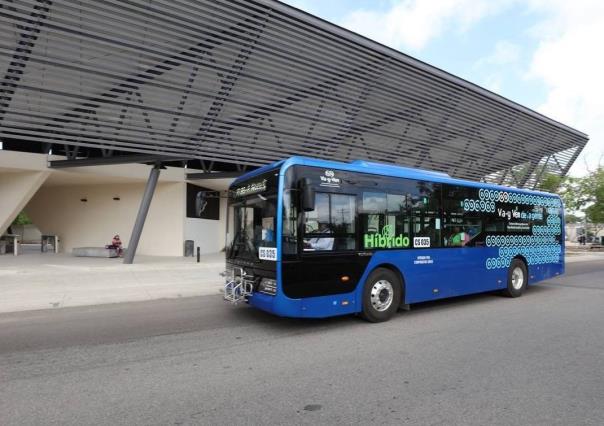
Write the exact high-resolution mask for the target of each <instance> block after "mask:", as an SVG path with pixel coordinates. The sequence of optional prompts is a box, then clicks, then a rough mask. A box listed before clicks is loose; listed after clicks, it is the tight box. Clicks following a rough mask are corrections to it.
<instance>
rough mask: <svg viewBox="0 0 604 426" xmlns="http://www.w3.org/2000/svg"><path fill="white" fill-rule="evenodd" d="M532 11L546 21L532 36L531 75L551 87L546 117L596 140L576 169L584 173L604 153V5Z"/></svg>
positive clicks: (543, 5) (594, 2)
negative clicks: (535, 40) (603, 47)
mask: <svg viewBox="0 0 604 426" xmlns="http://www.w3.org/2000/svg"><path fill="white" fill-rule="evenodd" d="M531 7H532V8H534V9H535V10H537V11H542V12H543V13H544V15H545V18H544V19H543V20H542V21H541V22H540V23H539V24H538V25H536V26H535V27H534V28H533V29H532V30H531V34H532V35H533V36H534V37H538V38H539V40H540V41H539V43H538V47H537V49H536V51H535V52H534V55H533V57H532V60H531V63H530V71H529V74H528V75H529V76H530V77H532V78H539V79H541V80H543V81H544V83H545V84H546V85H547V87H548V95H547V98H546V100H545V102H544V103H543V104H542V105H540V106H539V107H538V110H539V111H540V112H542V113H543V114H545V115H547V116H549V117H552V118H554V119H556V120H559V121H561V122H562V123H566V124H570V125H571V126H573V127H575V128H577V129H578V130H581V131H583V132H586V133H587V134H588V135H589V136H590V139H591V141H590V142H589V144H588V145H587V147H586V149H585V151H584V153H583V154H582V156H581V157H580V158H579V160H578V161H577V162H576V163H575V165H574V166H573V168H572V173H573V174H584V173H585V172H586V170H585V164H586V163H587V165H588V167H590V168H592V169H593V168H595V167H596V166H597V163H598V161H599V159H600V157H601V155H602V153H604V84H603V80H604V55H602V53H601V46H600V45H599V44H600V43H601V42H602V41H604V2H602V1H601V0H578V1H574V2H568V1H566V0H555V1H552V0H548V1H542V0H535V1H533V2H532V3H531Z"/></svg>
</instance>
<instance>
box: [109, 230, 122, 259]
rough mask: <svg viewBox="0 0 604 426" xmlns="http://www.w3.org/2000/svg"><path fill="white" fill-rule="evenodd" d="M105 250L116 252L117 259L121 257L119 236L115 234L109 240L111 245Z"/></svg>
mask: <svg viewBox="0 0 604 426" xmlns="http://www.w3.org/2000/svg"><path fill="white" fill-rule="evenodd" d="M107 248H112V249H115V250H116V251H117V255H118V256H119V257H122V254H123V253H124V249H123V248H122V240H120V236H119V235H118V234H115V236H114V237H113V239H112V240H111V244H110V245H108V246H107Z"/></svg>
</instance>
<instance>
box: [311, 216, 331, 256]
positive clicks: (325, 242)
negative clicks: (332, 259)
mask: <svg viewBox="0 0 604 426" xmlns="http://www.w3.org/2000/svg"><path fill="white" fill-rule="evenodd" d="M317 233H318V234H331V233H332V232H331V229H329V224H327V223H319V230H318V231H317ZM333 242H334V238H333V237H315V238H307V239H305V240H304V250H307V251H310V250H333Z"/></svg>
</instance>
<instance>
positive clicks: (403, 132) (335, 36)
mask: <svg viewBox="0 0 604 426" xmlns="http://www.w3.org/2000/svg"><path fill="white" fill-rule="evenodd" d="M0 21H1V25H0V84H1V86H0V140H1V142H2V147H3V151H0V160H1V159H2V158H5V159H6V158H8V157H7V155H9V154H8V153H9V152H10V153H11V154H10V155H15V154H14V153H23V155H25V154H28V155H33V156H40V155H41V156H49V157H48V159H49V160H51V161H50V163H48V170H46V172H47V173H49V174H50V175H51V178H50V179H51V181H52V179H54V180H55V182H58V183H56V184H55V185H51V186H53V187H58V186H61V184H65V183H66V182H72V183H73V182H77V181H78V178H77V176H80V177H81V175H83V174H86V173H88V174H91V173H92V171H93V170H97V171H98V170H101V169H102V168H103V167H105V169H103V170H109V169H107V167H113V168H112V169H110V170H114V171H115V170H120V167H122V166H123V165H124V164H134V165H133V166H128V167H129V170H130V171H132V170H138V168H139V167H145V166H144V164H149V163H160V162H161V163H162V164H163V165H167V166H171V167H174V168H181V169H183V168H185V167H186V170H188V171H189V172H190V171H191V170H192V169H194V170H197V173H188V174H187V173H186V171H185V172H184V174H183V176H184V177H183V182H184V181H185V180H187V179H188V180H189V181H192V180H193V179H199V178H200V177H205V176H204V175H206V176H209V175H212V176H211V177H213V178H218V177H224V178H229V177H232V176H233V175H236V174H237V173H240V172H241V171H244V170H249V169H250V168H252V167H257V166H260V165H263V164H266V163H268V162H272V161H274V160H277V159H281V158H284V157H288V156H291V155H305V156H310V157H319V158H329V159H335V160H341V161H352V160H355V159H367V160H372V161H378V162H385V163H393V164H400V165H404V166H410V167H417V168H423V169H430V170H438V171H442V172H446V173H448V174H450V175H451V176H455V177H460V178H466V179H472V180H486V181H491V182H496V183H501V184H507V185H513V186H518V187H526V188H535V187H537V186H538V184H539V182H540V180H541V179H543V177H544V176H547V175H548V174H557V175H565V174H566V173H567V172H568V170H569V168H570V166H571V165H572V164H573V162H574V161H575V159H576V158H577V156H578V155H579V153H580V152H581V150H582V148H583V147H584V145H585V144H586V143H587V136H586V135H585V134H583V133H581V132H580V131H577V130H575V129H572V128H570V127H568V126H566V125H564V124H562V123H559V122H556V121H554V120H552V119H550V118H548V117H545V116H543V115H541V114H539V113H537V112H535V111H533V110H530V109H528V108H526V107H523V106H521V105H519V104H517V103H514V102H512V101H510V100H508V99H505V98H503V97H501V96H499V95H497V94H495V93H493V92H490V91H488V90H486V89H483V88H481V87H479V86H477V85H474V84H472V83H470V82H468V81H465V80H463V79H461V78H458V77H455V76H453V75H451V74H449V73H447V72H445V71H443V70H440V69H437V68H435V67H432V66H430V65H428V64H426V63H423V62H421V61H418V60H416V59H414V58H412V57H410V56H407V55H405V54H403V53H401V52H398V51H395V50H392V49H390V48H387V47H385V46H383V45H380V44H378V43H376V42H373V41H371V40H369V39H367V38H364V37H362V36H360V35H357V34H355V33H352V32H349V31H347V30H344V29H342V28H340V27H338V26H336V25H333V24H331V23H329V22H326V21H324V20H321V19H319V18H317V17H315V16H312V15H309V14H307V13H304V12H301V11H300V10H297V9H295V8H292V7H290V6H287V5H285V4H283V3H280V2H278V1H274V0H201V1H200V0H195V1H193V0H120V1H118V0H94V1H93V0H87V1H75V0H60V1H59V0H1V1H0ZM10 158H11V159H12V158H13V157H10ZM28 158H30V157H28ZM31 158H33V157H31ZM35 158H38V157H35ZM11 161H12V160H11ZM36 161H38V160H36ZM5 162H6V161H5ZM118 166H119V167H118ZM3 167H4V169H5V170H6V169H8V167H6V164H4V165H2V163H0V171H1V170H3ZM44 167H46V166H44ZM72 167H78V168H79V169H77V171H74V170H70V171H69V172H70V173H71V175H70V176H71V180H70V179H67V178H66V177H65V176H64V173H67V172H66V171H65V169H67V168H72ZM95 167H96V169H94V168H95ZM147 169H148V167H147ZM59 170H60V171H62V173H63V175H61V173H58V172H57V173H54V171H59ZM183 170H185V169H183ZM104 173H105V174H107V173H108V174H111V173H110V172H104ZM57 176H60V177H57ZM129 178H130V177H128V176H126V177H124V176H122V177H121V178H119V177H118V178H117V179H118V181H119V180H120V179H125V180H126V181H127V179H129ZM107 179H109V177H106V179H105V181H103V180H102V179H101V180H100V181H99V182H97V183H100V182H101V181H103V182H105V183H107ZM137 179H139V178H137ZM109 180H110V179H109ZM139 180H140V179H139ZM142 180H144V178H142ZM216 181H218V180H216ZM44 182H46V181H44ZM160 182H161V180H160ZM196 182H197V183H199V181H196ZM109 183H111V182H109ZM41 185H42V187H44V186H45V184H44V183H43V184H41ZM183 185H184V183H183ZM210 186H211V185H210ZM214 186H216V185H214ZM222 187H224V185H223V186H222ZM34 193H35V191H34ZM21 204H23V203H21ZM25 204H27V202H26V203H25ZM22 207H23V206H21V208H22ZM13 210H14V209H13ZM12 214H14V211H13V212H12V213H11V215H12ZM9 216H10V215H9ZM4 222H6V220H5V221H4ZM9 223H10V221H9ZM0 228H1V227H0ZM0 231H1V229H0ZM185 233H186V232H185ZM179 244H180V243H179Z"/></svg>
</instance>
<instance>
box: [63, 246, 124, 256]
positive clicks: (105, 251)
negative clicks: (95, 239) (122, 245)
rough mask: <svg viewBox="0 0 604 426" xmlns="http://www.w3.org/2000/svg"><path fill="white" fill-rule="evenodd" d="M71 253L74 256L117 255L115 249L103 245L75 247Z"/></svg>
mask: <svg viewBox="0 0 604 426" xmlns="http://www.w3.org/2000/svg"><path fill="white" fill-rule="evenodd" d="M72 253H73V255H74V256H76V257H118V254H117V250H116V249H114V248H105V247H75V248H74V249H73V250H72Z"/></svg>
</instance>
